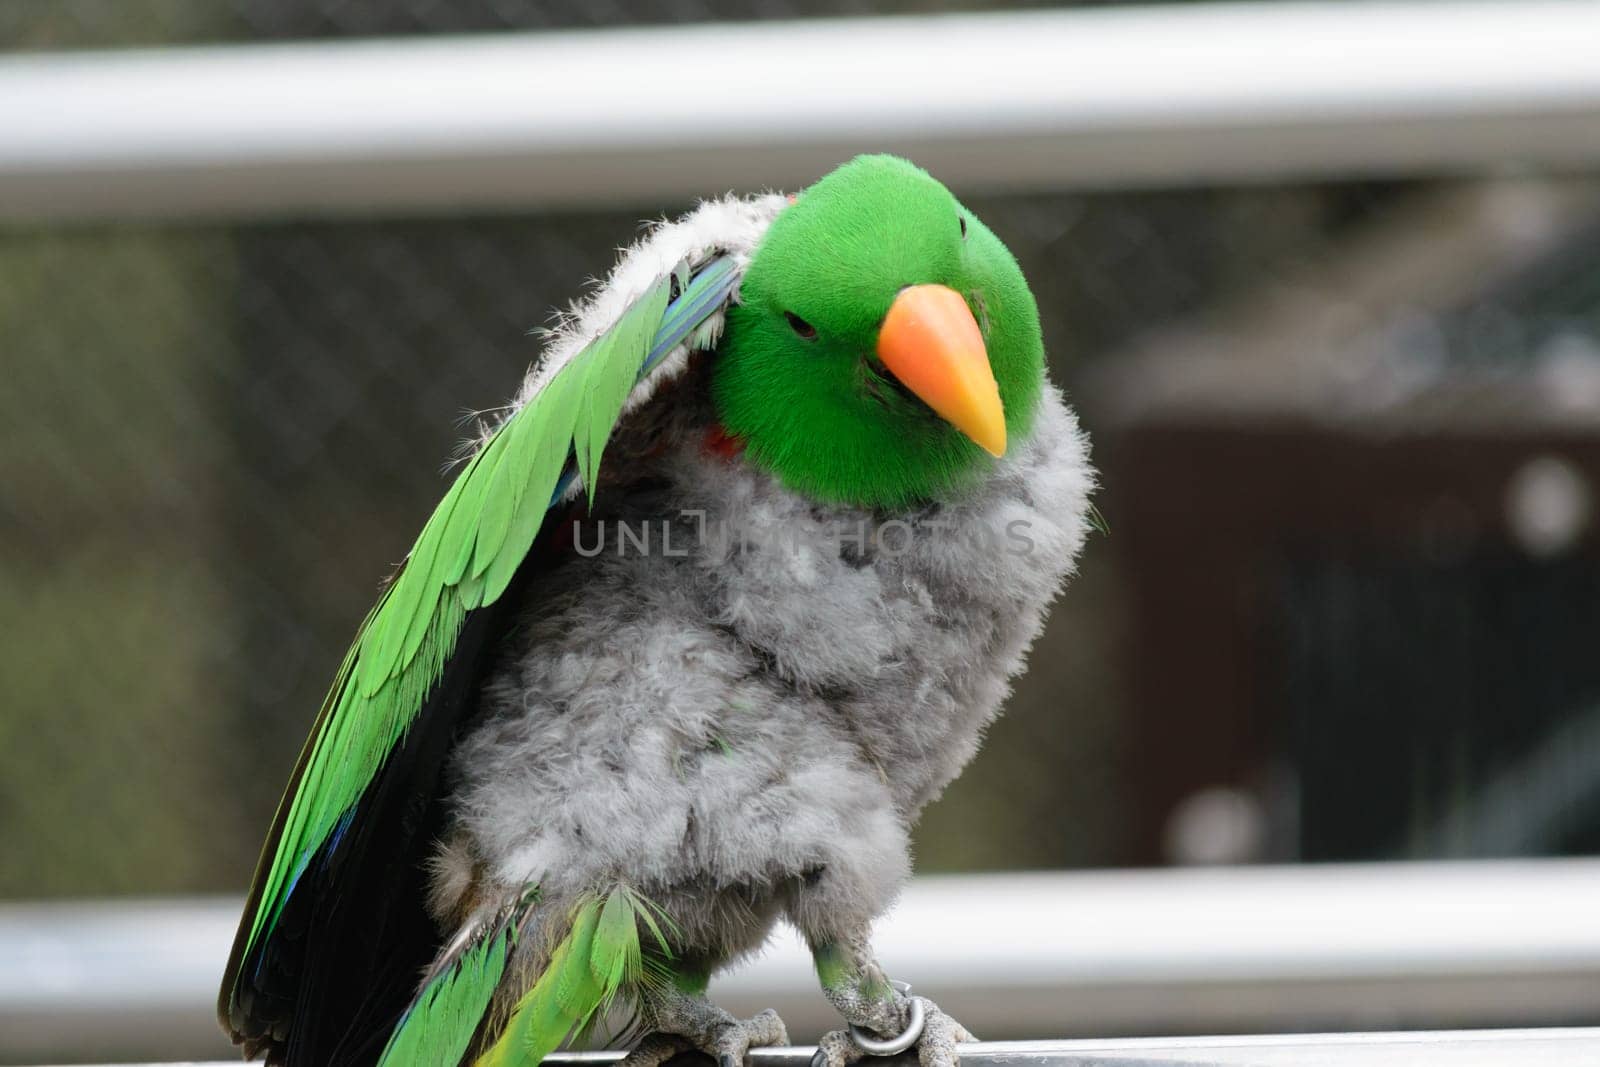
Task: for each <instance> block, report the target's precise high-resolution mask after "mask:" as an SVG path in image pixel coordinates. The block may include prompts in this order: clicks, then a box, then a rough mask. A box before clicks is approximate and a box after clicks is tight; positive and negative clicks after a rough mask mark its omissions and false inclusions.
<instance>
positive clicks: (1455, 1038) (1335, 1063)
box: [121, 1029, 1600, 1067]
mask: <svg viewBox="0 0 1600 1067" xmlns="http://www.w3.org/2000/svg"><path fill="white" fill-rule="evenodd" d="M813 1051H815V1050H814V1049H813V1048H811V1047H809V1046H801V1047H796V1048H773V1049H755V1050H752V1051H751V1053H750V1059H749V1062H750V1067H810V1063H811V1054H812V1052H813ZM621 1055H622V1053H620V1052H597V1053H569V1054H564V1055H556V1056H551V1057H550V1058H548V1059H546V1060H545V1061H544V1062H545V1063H546V1064H548V1065H549V1067H595V1065H600V1064H610V1063H615V1062H616V1061H617V1060H618V1059H619V1058H620V1057H621ZM236 1062H237V1061H233V1060H224V1061H217V1062H214V1063H207V1064H187V1065H180V1064H168V1065H164V1067H232V1065H233V1064H234V1063H236ZM883 1062H884V1064H885V1067H887V1065H888V1064H895V1065H897V1067H907V1065H909V1064H914V1063H916V1059H915V1057H913V1056H910V1055H905V1056H897V1057H895V1058H893V1059H891V1060H885V1061H883ZM961 1062H962V1064H963V1065H965V1067H1112V1065H1114V1064H1126V1065H1128V1067H1523V1065H1526V1064H1532V1063H1537V1064H1538V1065H1539V1067H1594V1064H1595V1063H1597V1062H1600V1030H1577V1029H1575V1030H1478V1031H1454V1032H1451V1031H1435V1032H1428V1031H1419V1032H1410V1033H1405V1032H1401V1033H1388V1034H1305V1035H1298V1036H1293V1037H1202V1038H1164V1039H1163V1038H1155V1039H1143V1040H1131V1041H1005V1042H985V1043H979V1044H976V1045H966V1046H963V1047H962V1051H961ZM121 1067H138V1065H134V1064H123V1065H121ZM148 1067H155V1065H148Z"/></svg>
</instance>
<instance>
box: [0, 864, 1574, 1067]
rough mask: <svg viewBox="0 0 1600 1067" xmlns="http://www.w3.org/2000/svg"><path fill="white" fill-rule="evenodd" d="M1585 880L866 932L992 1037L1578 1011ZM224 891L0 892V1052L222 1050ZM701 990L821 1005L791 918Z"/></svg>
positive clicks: (927, 919) (1077, 896) (1027, 907)
mask: <svg viewBox="0 0 1600 1067" xmlns="http://www.w3.org/2000/svg"><path fill="white" fill-rule="evenodd" d="M1597 887H1600V861H1590V860H1583V861H1577V860H1574V861H1528V862H1507V863H1461V864H1382V865H1360V866H1342V865H1327V866H1313V867H1263V868H1234V869H1217V870H1160V871H1136V872H1125V871H1124V872H1088V873H1060V874H1057V873H1041V874H1018V875H977V876H959V877H957V876H948V877H930V878H922V879H918V880H916V881H915V882H914V883H913V884H912V886H911V887H910V888H909V889H908V890H907V891H906V893H905V895H904V898H903V899H902V900H901V902H900V904H899V905H898V907H896V908H895V910H894V911H893V912H892V913H891V914H890V916H889V917H888V918H887V919H885V920H884V922H883V923H882V925H881V928H880V930H879V931H878V934H877V936H876V938H875V944H876V946H877V948H878V952H879V955H880V957H881V959H882V960H883V962H884V964H885V966H886V967H887V968H888V969H889V971H890V972H891V973H892V974H894V975H896V976H899V977H903V978H905V979H907V980H909V981H912V982H913V983H915V985H916V988H917V990H918V991H920V992H924V993H926V994H927V995H929V996H931V997H933V998H934V999H936V1000H937V1001H939V1003H940V1004H941V1005H943V1006H944V1007H946V1008H948V1009H949V1010H950V1011H951V1013H952V1014H954V1015H955V1016H956V1017H957V1018H960V1019H962V1020H963V1021H964V1022H966V1023H967V1024H968V1025H969V1026H971V1028H972V1029H973V1031H974V1032H975V1033H977V1034H979V1035H980V1036H987V1037H996V1036H1001V1037H1004V1036H1037V1035H1039V1034H1040V1033H1041V1031H1043V1032H1045V1033H1048V1034H1049V1035H1050V1036H1053V1037H1068V1036H1072V1035H1086V1034H1132V1033H1141V1032H1143V1033H1149V1032H1161V1031H1165V1032H1173V1033H1200V1032H1228V1031H1236V1032H1237V1031H1261V1030H1274V1029H1312V1028H1315V1029H1328V1030H1347V1029H1392V1028H1394V1027H1395V1026H1517V1025H1531V1024H1548V1023H1555V1022H1588V1021H1593V1020H1596V1019H1600V997H1597V993H1596V991H1597V990H1600V923H1596V922H1595V921H1594V900H1595V896H1596V888H1597ZM237 909H238V902H237V901H234V900H231V899H230V900H207V901H179V902H157V903H144V904H126V903H120V904H100V905H93V904H59V905H31V906H23V905H9V906H6V907H4V908H0V1060H3V1061H7V1062H18V1061H23V1062H26V1061H28V1060H33V1061H49V1060H51V1059H54V1058H68V1057H72V1058H82V1057H84V1056H92V1055H95V1054H96V1053H97V1050H106V1049H113V1048H114V1049H116V1050H117V1055H119V1056H146V1057H150V1058H171V1057H172V1056H174V1055H188V1056H215V1055H221V1054H222V1053H223V1052H224V1051H225V1046H224V1045H223V1044H222V1039H221V1037H220V1036H218V1035H217V1033H216V1030H215V1024H214V1022H213V1021H212V1017H211V1014H212V1007H211V1005H212V1003H213V1000H214V997H215V991H216V983H217V980H218V978H219V976H220V974H221V971H222V964H223V960H224V958H225V956H226V954H227V949H228V944H229V941H230V939H231V937H232V934H233V927H234V923H235V922H236V920H237V918H238V911H237ZM713 995H714V996H715V997H716V998H717V999H718V1000H719V1002H721V1003H723V1004H724V1005H726V1006H727V1007H729V1008H730V1009H731V1010H734V1011H737V1012H739V1013H741V1014H748V1013H750V1012H753V1011H756V1010H759V1009H761V1008H764V1007H775V1008H777V1009H778V1010H779V1012H780V1013H781V1014H782V1015H783V1016H784V1018H785V1019H786V1021H787V1022H788V1023H789V1026H790V1032H791V1033H792V1034H793V1035H794V1036H795V1037H796V1039H799V1040H805V1039H812V1038H814V1037H815V1036H816V1035H818V1034H820V1033H822V1031H823V1030H825V1029H828V1028H831V1027H832V1026H833V1025H836V1019H835V1017H834V1016H833V1014H832V1012H831V1009H830V1008H829V1007H828V1005H827V1004H826V1002H825V1001H823V999H822V997H821V996H820V994H819V993H818V992H817V990H816V983H815V978H814V976H813V974H812V970H811V964H810V961H809V959H808V958H807V957H806V955H805V953H804V951H803V950H802V948H801V946H800V945H799V944H798V943H797V941H796V939H795V938H794V937H793V936H792V935H790V934H787V933H780V934H779V935H778V936H777V937H775V938H774V940H773V943H772V945H771V948H770V949H769V951H768V952H767V953H766V954H765V955H764V956H763V957H762V958H760V959H759V960H757V961H756V962H754V963H753V964H750V965H748V966H746V967H743V968H741V969H739V970H738V971H736V972H734V973H732V974H731V975H729V976H726V977H724V978H720V979H719V980H718V982H717V983H716V985H715V986H714V988H713ZM1591 1040H1592V1038H1591ZM1272 1062H1277V1061H1272ZM1284 1062H1290V1061H1287V1060H1286V1061H1284ZM1485 1062H1487V1061H1485ZM1496 1062H1502V1061H1496ZM1514 1062H1529V1061H1514ZM1540 1062H1541V1063H1542V1062H1544V1061H1540ZM1551 1062H1554V1061H1551ZM1588 1062H1590V1063H1591V1064H1594V1063H1600V1059H1594V1060H1591V1061H1588Z"/></svg>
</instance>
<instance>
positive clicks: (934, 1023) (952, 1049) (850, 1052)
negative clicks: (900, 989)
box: [811, 997, 977, 1067]
mask: <svg viewBox="0 0 1600 1067" xmlns="http://www.w3.org/2000/svg"><path fill="white" fill-rule="evenodd" d="M911 1000H912V1001H913V1002H914V1003H915V1004H916V1005H917V1006H919V1007H920V1008H921V1009H922V1012H921V1014H922V1034H921V1036H919V1037H918V1038H917V1039H916V1041H915V1042H914V1044H913V1045H912V1046H911V1047H914V1048H915V1049H916V1050H917V1059H918V1061H919V1062H920V1063H921V1065H922V1067H958V1065H959V1064H960V1062H961V1054H960V1052H959V1051H958V1049H957V1048H956V1046H957V1045H963V1044H967V1043H968V1042H972V1041H976V1040H977V1038H975V1037H973V1036H972V1034H971V1032H970V1031H968V1030H967V1028H966V1027H965V1026H962V1025H961V1024H960V1023H958V1022H956V1021H955V1020H954V1019H952V1018H951V1017H950V1016H948V1015H946V1014H945V1013H944V1012H942V1011H940V1010H939V1006H938V1005H937V1004H935V1003H934V1002H933V1001H931V1000H929V999H928V998H927V997H912V998H911ZM868 1055H869V1053H868V1052H867V1051H865V1050H863V1049H862V1047H861V1046H860V1045H859V1044H857V1043H856V1039H855V1037H854V1036H852V1034H851V1032H850V1031H849V1030H834V1031H832V1032H831V1033H827V1034H824V1035H823V1037H822V1040H821V1041H820V1042H818V1043H817V1051H816V1054H815V1055H813V1056H812V1057H811V1067H853V1065H854V1064H857V1063H860V1062H861V1061H862V1060H864V1059H866V1058H867V1057H868Z"/></svg>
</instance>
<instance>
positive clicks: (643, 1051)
mask: <svg viewBox="0 0 1600 1067" xmlns="http://www.w3.org/2000/svg"><path fill="white" fill-rule="evenodd" d="M788 1043H789V1031H788V1029H787V1028H785V1027H784V1025H783V1020H782V1019H780V1018H778V1013H777V1012H775V1011H773V1010H772V1009H771V1008H768V1009H767V1010H766V1011H763V1012H757V1013H756V1014H755V1015H753V1016H751V1017H750V1018H748V1019H734V1018H733V1017H731V1016H729V1017H727V1019H726V1021H723V1022H720V1023H718V1024H716V1025H715V1026H713V1027H712V1028H711V1029H709V1030H708V1031H706V1032H705V1033H704V1034H697V1035H696V1036H694V1037H687V1036H684V1035H682V1034H670V1033H665V1032H661V1031H657V1032H655V1033H651V1034H646V1035H645V1036H644V1038H643V1039H642V1040H640V1042H639V1043H638V1044H637V1045H635V1046H634V1047H633V1051H631V1052H629V1053H628V1054H627V1055H626V1056H624V1057H623V1058H622V1059H621V1060H620V1061H618V1063H617V1067H661V1064H663V1063H665V1062H667V1061H668V1060H670V1059H672V1057H674V1056H676V1055H678V1054H679V1053H681V1052H688V1051H690V1050H691V1049H698V1050H699V1051H701V1052H704V1053H705V1054H706V1055H708V1056H710V1057H712V1058H713V1059H715V1060H716V1061H717V1067H742V1065H743V1064H744V1058H745V1053H747V1052H749V1051H750V1050H751V1049H753V1048H766V1047H768V1046H771V1045H787V1044H788Z"/></svg>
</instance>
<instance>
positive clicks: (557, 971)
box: [475, 886, 671, 1067]
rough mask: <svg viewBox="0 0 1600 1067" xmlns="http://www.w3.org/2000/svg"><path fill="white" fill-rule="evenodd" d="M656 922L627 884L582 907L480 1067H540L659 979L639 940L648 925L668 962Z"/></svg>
mask: <svg viewBox="0 0 1600 1067" xmlns="http://www.w3.org/2000/svg"><path fill="white" fill-rule="evenodd" d="M652 912H657V915H652ZM658 918H659V920H660V921H665V917H664V916H659V911H658V909H656V908H655V906H654V905H653V904H651V903H650V902H649V901H647V900H645V899H644V898H643V897H641V896H640V895H639V894H637V893H635V892H633V891H632V890H630V889H628V888H627V887H625V886H617V887H616V888H614V889H612V890H611V891H610V892H609V893H607V894H606V895H605V896H603V897H595V898H592V899H589V900H586V901H584V902H583V903H582V904H580V905H579V906H578V908H577V909H576V910H575V911H574V912H573V915H572V923H571V927H570V928H569V930H568V932H567V935H566V936H565V937H564V938H562V940H561V943H560V944H559V945H557V946H556V948H555V951H553V952H552V953H551V954H550V962H549V963H548V964H547V965H546V966H545V969H544V972H543V973H542V974H540V975H539V979H538V981H536V982H534V984H533V988H532V989H530V990H528V992H527V993H526V994H525V995H524V996H523V997H522V999H521V1000H519V1001H517V1005H516V1007H515V1008H514V1009H513V1010H512V1013H511V1018H510V1020H509V1021H508V1022H507V1023H506V1027H505V1029H504V1030H503V1031H502V1032H501V1034H500V1037H499V1039H498V1040H496V1041H495V1043H494V1045H493V1046H492V1047H491V1048H490V1049H489V1050H488V1051H487V1052H485V1053H484V1054H483V1055H482V1056H480V1057H479V1058H478V1060H477V1063H476V1064H475V1067H538V1064H539V1063H540V1062H541V1061H542V1060H543V1059H544V1058H545V1057H546V1056H548V1055H549V1054H550V1053H552V1052H554V1051H555V1050H556V1049H557V1048H558V1047H559V1046H560V1045H561V1043H562V1042H564V1041H565V1040H567V1038H568V1037H569V1036H570V1035H571V1034H573V1033H574V1032H575V1031H581V1030H582V1029H583V1028H584V1027H586V1026H588V1025H589V1024H590V1023H591V1022H594V1021H595V1020H597V1019H599V1018H601V1017H603V1016H604V1015H605V1013H606V1012H608V1011H610V1009H611V1006H612V1005H613V1004H614V1003H615V1002H616V998H617V997H618V996H619V995H620V994H622V993H624V992H626V991H628V990H631V989H636V988H637V987H638V986H639V985H640V984H641V983H648V982H651V981H655V980H659V979H657V978H654V977H653V976H652V974H651V973H650V972H649V971H648V970H647V969H646V968H645V966H644V964H643V959H644V949H643V946H642V945H641V944H640V940H639V928H640V926H641V925H643V926H644V927H645V928H646V929H649V930H651V931H653V932H654V934H655V936H656V939H657V951H658V953H659V954H660V955H661V956H664V957H668V958H670V956H671V950H670V948H669V947H668V943H667V941H666V939H665V938H664V937H662V936H661V932H660V926H659V924H658Z"/></svg>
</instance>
